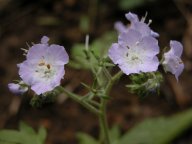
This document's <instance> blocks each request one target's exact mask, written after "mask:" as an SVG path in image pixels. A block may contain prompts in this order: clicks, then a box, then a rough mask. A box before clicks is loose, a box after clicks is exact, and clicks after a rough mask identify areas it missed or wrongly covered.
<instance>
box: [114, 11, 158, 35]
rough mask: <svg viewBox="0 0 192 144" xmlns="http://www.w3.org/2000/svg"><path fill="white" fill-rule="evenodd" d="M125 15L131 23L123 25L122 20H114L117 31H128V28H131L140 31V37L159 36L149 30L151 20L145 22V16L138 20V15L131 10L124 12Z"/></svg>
mask: <svg viewBox="0 0 192 144" xmlns="http://www.w3.org/2000/svg"><path fill="white" fill-rule="evenodd" d="M125 17H126V18H127V19H128V20H129V21H130V22H131V25H130V26H129V27H128V26H126V25H124V24H123V23H122V22H116V23H115V29H116V30H117V31H118V32H119V33H122V32H125V31H128V30H129V29H133V30H136V31H138V32H140V33H141V35H142V37H145V36H152V37H159V34H158V33H156V32H154V31H153V30H151V29H150V27H149V25H150V23H151V22H152V21H151V20H150V21H149V22H148V24H146V23H145V18H142V19H141V20H139V18H138V16H137V15H136V14H134V13H131V12H129V13H127V14H125Z"/></svg>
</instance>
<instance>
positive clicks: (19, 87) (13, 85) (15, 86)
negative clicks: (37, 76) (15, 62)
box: [8, 82, 28, 95]
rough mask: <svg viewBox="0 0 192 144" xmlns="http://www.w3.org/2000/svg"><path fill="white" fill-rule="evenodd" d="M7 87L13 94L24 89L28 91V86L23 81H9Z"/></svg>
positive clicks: (18, 93) (19, 92) (23, 91)
mask: <svg viewBox="0 0 192 144" xmlns="http://www.w3.org/2000/svg"><path fill="white" fill-rule="evenodd" d="M8 88H9V90H10V91H11V92H12V93H14V94H15V95H22V94H24V93H25V92H26V91H28V87H27V86H26V85H25V84H24V83H23V82H20V83H17V84H16V83H9V84H8Z"/></svg>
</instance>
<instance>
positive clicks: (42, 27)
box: [0, 0, 192, 144]
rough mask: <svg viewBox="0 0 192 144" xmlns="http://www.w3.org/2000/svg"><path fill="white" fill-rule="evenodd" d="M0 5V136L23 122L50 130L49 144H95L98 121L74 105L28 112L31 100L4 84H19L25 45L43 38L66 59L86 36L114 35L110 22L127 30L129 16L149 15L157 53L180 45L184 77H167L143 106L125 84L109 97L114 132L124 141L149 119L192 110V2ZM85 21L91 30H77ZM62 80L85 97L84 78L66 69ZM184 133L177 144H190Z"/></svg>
mask: <svg viewBox="0 0 192 144" xmlns="http://www.w3.org/2000/svg"><path fill="white" fill-rule="evenodd" d="M95 2H96V0H89V1H88V0H55V1H52V0H33V1H29V0H0V128H12V129H16V128H18V124H19V122H20V121H25V122H26V123H28V124H30V125H31V126H32V127H33V128H35V129H37V128H38V127H40V126H41V125H43V126H44V127H45V128H46V129H47V130H48V136H47V141H46V144H76V143H77V140H76V138H75V135H76V133H77V132H78V131H81V132H86V133H90V134H91V135H93V136H95V137H97V136H98V127H99V126H98V121H97V118H96V117H95V116H94V115H93V114H91V113H89V112H88V111H87V110H85V109H84V108H82V107H81V106H80V105H79V104H77V103H75V102H73V101H72V100H71V99H68V98H66V96H65V95H61V96H59V97H58V99H57V101H56V102H54V103H51V104H46V105H43V106H42V107H41V108H32V107H31V106H30V104H29V101H30V98H31V96H30V94H29V95H28V96H25V97H18V96H14V95H13V94H12V93H11V92H9V90H8V88H7V84H8V83H10V82H11V81H12V80H14V79H19V77H18V73H17V71H18V69H17V66H16V64H18V63H20V62H22V61H23V60H24V59H25V57H24V56H23V55H22V53H23V52H22V51H21V50H20V48H27V45H26V42H27V43H31V42H35V43H38V42H40V39H41V37H42V36H43V35H47V36H48V37H50V43H56V44H60V45H63V46H64V47H65V48H66V50H67V51H68V52H69V53H70V49H71V47H72V45H73V44H75V43H79V42H84V39H85V35H86V34H87V33H89V34H90V41H93V40H94V39H96V38H99V37H100V36H101V35H102V34H103V33H105V32H107V31H109V30H113V29H114V28H113V25H114V22H115V21H118V20H121V21H123V22H124V23H127V20H126V19H125V17H124V15H125V13H127V12H129V11H131V12H134V13H137V14H138V15H139V16H143V15H145V12H146V11H147V12H148V17H149V18H151V19H152V20H153V23H152V24H151V27H152V29H153V30H154V31H157V32H158V33H159V34H160V37H159V45H160V46H161V47H164V46H166V45H168V44H169V40H171V39H174V40H179V41H181V42H182V43H183V45H184V53H183V60H184V63H185V70H184V72H183V73H182V75H181V76H180V78H179V83H177V82H176V80H175V78H174V77H173V76H172V75H169V74H168V75H165V82H164V83H163V84H162V88H161V94H160V95H159V96H158V95H153V96H148V97H145V98H143V99H140V98H139V97H138V96H136V95H133V94H130V93H129V92H128V90H127V89H126V88H125V87H124V85H125V84H127V82H128V81H129V80H128V78H127V77H126V76H123V77H122V78H121V80H120V82H119V83H118V84H116V85H115V86H114V88H113V90H112V93H111V95H112V98H111V99H110V102H109V105H108V120H109V124H110V126H111V125H113V124H118V125H119V126H120V128H121V131H122V133H124V132H125V131H127V130H129V129H130V128H132V127H133V126H135V125H136V124H137V123H138V122H140V121H142V120H144V119H145V118H148V117H158V116H170V115H172V114H174V113H177V112H180V111H184V110H186V109H189V108H190V107H191V105H192V95H191V94H192V86H191V83H192V75H191V74H192V2H191V1H190V0H181V1H179V0H177V1H172V0H154V1H152V2H145V3H143V4H141V5H138V6H134V7H131V8H129V9H127V10H123V9H121V8H120V7H118V0H105V1H102V0H98V1H97V2H98V4H96V3H95ZM84 15H86V16H87V17H88V18H89V20H90V27H89V29H88V30H86V31H85V30H82V28H80V27H79V23H80V21H81V17H82V16H84ZM65 69H66V75H65V79H64V80H63V81H62V85H63V86H66V87H67V88H69V89H70V90H71V91H73V92H75V93H78V94H84V93H85V92H86V90H85V89H84V88H83V87H82V86H81V85H80V82H81V81H83V82H85V83H90V82H91V74H90V72H89V71H86V70H75V69H72V68H70V67H68V66H66V67H65ZM191 136H192V130H191V129H190V128H189V130H187V131H186V132H185V133H184V134H182V135H181V136H180V137H178V138H177V139H176V140H175V142H174V144H180V143H182V144H188V143H192V138H190V137H191Z"/></svg>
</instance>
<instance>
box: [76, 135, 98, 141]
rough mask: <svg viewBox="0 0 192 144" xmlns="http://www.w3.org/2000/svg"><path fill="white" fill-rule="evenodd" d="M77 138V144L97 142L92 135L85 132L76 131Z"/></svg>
mask: <svg viewBox="0 0 192 144" xmlns="http://www.w3.org/2000/svg"><path fill="white" fill-rule="evenodd" d="M77 138H78V140H79V144H98V142H97V141H96V140H95V139H94V138H93V137H91V136H90V135H88V134H85V133H78V134H77Z"/></svg>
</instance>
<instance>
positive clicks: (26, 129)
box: [19, 122, 35, 134]
mask: <svg viewBox="0 0 192 144" xmlns="http://www.w3.org/2000/svg"><path fill="white" fill-rule="evenodd" d="M19 129H20V131H21V132H26V133H29V134H35V131H34V129H33V128H32V127H30V126H29V125H27V124H26V123H24V122H20V124H19Z"/></svg>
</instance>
